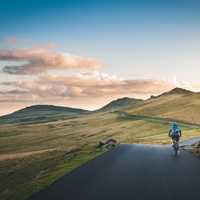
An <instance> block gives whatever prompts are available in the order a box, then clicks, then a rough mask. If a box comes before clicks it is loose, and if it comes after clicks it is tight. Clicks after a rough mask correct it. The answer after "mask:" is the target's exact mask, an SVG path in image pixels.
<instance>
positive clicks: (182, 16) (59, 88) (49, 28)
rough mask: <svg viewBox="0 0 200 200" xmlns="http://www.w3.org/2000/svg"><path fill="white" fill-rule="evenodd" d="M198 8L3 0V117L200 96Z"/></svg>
mask: <svg viewBox="0 0 200 200" xmlns="http://www.w3.org/2000/svg"><path fill="white" fill-rule="evenodd" d="M199 9H200V2H199V1H197V0H196V1H195V0H168V1H166V0H151V1H149V0H107V1H104V0H57V1H54V0H49V1H35V0H0V25H1V31H0V115H4V114H7V113H10V112H13V111H15V110H18V109H20V108H24V107H26V106H30V105H35V104H53V105H62V106H69V107H78V108H84V109H90V110H93V109H97V108H99V107H101V106H103V105H105V104H106V103H108V102H109V101H111V100H113V99H116V98H121V97H125V96H128V97H135V98H148V97H149V96H151V95H156V94H160V93H162V92H164V91H168V90H170V89H172V88H174V87H183V88H186V89H190V90H193V91H200V82H199V66H200V60H199V52H200V37H199V35H200V26H199V24H200V12H199Z"/></svg>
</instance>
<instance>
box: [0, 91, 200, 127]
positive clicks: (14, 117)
mask: <svg viewBox="0 0 200 200" xmlns="http://www.w3.org/2000/svg"><path fill="white" fill-rule="evenodd" d="M119 110H120V111H124V112H128V113H131V114H134V115H146V116H158V117H164V118H174V119H179V120H186V121H188V122H192V123H200V114H199V112H198V110H200V93H195V92H192V91H189V90H186V89H182V88H174V89H172V90H170V91H168V92H164V93H162V94H160V95H158V96H152V97H151V98H150V99H147V100H142V99H135V98H129V97H124V98H119V99H116V100H114V101H111V102H110V103H108V104H107V105H105V106H103V107H102V108H100V109H98V110H95V111H88V110H83V109H79V108H70V107H62V106H53V105H33V106H30V107H27V108H24V109H21V110H18V111H16V112H14V113H11V114H8V115H5V116H2V117H0V124H4V123H42V122H48V121H57V120H60V119H61V120H62V119H69V118H74V117H80V116H84V115H88V114H93V113H96V112H114V111H119Z"/></svg>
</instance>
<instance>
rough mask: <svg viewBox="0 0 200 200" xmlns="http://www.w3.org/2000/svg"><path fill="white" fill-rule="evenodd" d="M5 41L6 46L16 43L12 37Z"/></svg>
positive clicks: (15, 39)
mask: <svg viewBox="0 0 200 200" xmlns="http://www.w3.org/2000/svg"><path fill="white" fill-rule="evenodd" d="M6 41H7V43H8V44H16V43H17V38H16V37H14V36H12V37H8V38H7V39H6Z"/></svg>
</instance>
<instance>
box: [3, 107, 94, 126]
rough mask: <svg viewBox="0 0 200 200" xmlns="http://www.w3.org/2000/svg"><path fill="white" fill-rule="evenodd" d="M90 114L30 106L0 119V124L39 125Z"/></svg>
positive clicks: (85, 111) (78, 110)
mask: <svg viewBox="0 0 200 200" xmlns="http://www.w3.org/2000/svg"><path fill="white" fill-rule="evenodd" d="M88 113H90V112H89V111H87V110H82V109H77V108H68V107H61V106H52V105H35V106H30V107H27V108H24V109H21V110H19V111H16V112H14V113H12V114H9V115H5V116H2V117H0V124H5V123H7V124H9V123H41V122H49V121H56V120H59V119H67V118H73V117H77V116H80V115H84V114H88Z"/></svg>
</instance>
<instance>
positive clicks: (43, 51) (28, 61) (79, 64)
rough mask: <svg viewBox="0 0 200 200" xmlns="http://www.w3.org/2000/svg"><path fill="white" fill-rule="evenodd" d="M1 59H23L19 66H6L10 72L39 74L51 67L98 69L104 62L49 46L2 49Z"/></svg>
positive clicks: (4, 69) (6, 69)
mask: <svg viewBox="0 0 200 200" xmlns="http://www.w3.org/2000/svg"><path fill="white" fill-rule="evenodd" d="M0 61H23V62H25V64H21V65H19V66H15V65H9V66H4V68H3V72H4V73H8V74H20V75H26V74H27V75H29V74H39V73H41V72H45V71H47V70H51V69H57V70H59V69H96V68H99V67H101V66H102V63H101V62H100V61H98V60H96V59H93V58H86V57H82V56H77V55H72V54H68V53H58V52H55V51H52V50H50V49H47V48H28V49H13V50H0Z"/></svg>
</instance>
